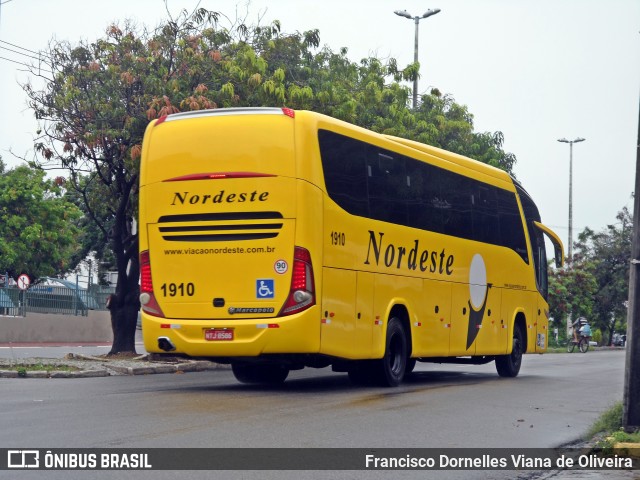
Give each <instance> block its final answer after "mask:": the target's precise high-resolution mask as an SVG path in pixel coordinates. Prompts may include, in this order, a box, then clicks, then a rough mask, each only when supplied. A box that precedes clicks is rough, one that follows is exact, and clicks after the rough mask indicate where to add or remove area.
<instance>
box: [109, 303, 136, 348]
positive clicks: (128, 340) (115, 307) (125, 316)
mask: <svg viewBox="0 0 640 480" xmlns="http://www.w3.org/2000/svg"><path fill="white" fill-rule="evenodd" d="M133 295H134V296H135V297H136V300H137V295H136V294H135V293H134V294H133ZM131 296H132V295H131V294H125V295H124V298H122V299H119V298H118V296H117V295H112V296H111V297H110V299H109V311H110V312H111V329H112V330H113V344H112V346H111V351H109V355H116V354H118V353H136V345H135V338H136V324H137V321H138V306H137V302H132V301H131V300H132V299H131V298H130V297H131Z"/></svg>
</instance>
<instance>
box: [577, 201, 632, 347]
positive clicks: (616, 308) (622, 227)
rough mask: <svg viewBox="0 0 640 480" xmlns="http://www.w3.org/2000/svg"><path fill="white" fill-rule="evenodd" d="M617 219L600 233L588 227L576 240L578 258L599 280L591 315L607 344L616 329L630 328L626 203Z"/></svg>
mask: <svg viewBox="0 0 640 480" xmlns="http://www.w3.org/2000/svg"><path fill="white" fill-rule="evenodd" d="M616 220H617V221H618V222H617V223H616V224H613V225H608V226H607V228H606V229H604V230H602V231H601V232H599V233H596V232H594V231H592V230H591V229H589V228H586V229H585V230H584V231H583V232H582V233H581V234H580V235H579V237H578V242H577V243H576V249H577V253H576V260H577V261H578V262H581V263H582V264H584V265H585V266H586V268H587V269H588V270H589V271H590V272H591V274H592V275H593V277H594V278H595V281H596V284H597V289H596V291H595V292H594V294H593V309H592V317H590V318H591V321H592V323H593V324H595V325H596V326H597V327H598V328H600V330H601V331H602V333H603V334H604V336H605V339H606V344H607V345H611V341H612V337H613V333H614V332H615V331H616V330H622V331H626V328H627V306H626V302H627V299H628V298H629V259H630V258H631V242H632V233H633V219H632V218H631V214H630V212H629V211H628V210H627V208H626V207H625V208H623V209H622V210H621V211H620V212H618V214H617V215H616Z"/></svg>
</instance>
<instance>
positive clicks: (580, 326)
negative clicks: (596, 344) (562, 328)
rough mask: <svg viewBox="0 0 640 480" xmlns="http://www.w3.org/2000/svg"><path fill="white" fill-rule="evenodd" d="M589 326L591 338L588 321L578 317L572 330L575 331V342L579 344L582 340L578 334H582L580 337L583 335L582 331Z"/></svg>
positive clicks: (572, 325)
mask: <svg viewBox="0 0 640 480" xmlns="http://www.w3.org/2000/svg"><path fill="white" fill-rule="evenodd" d="M585 325H586V326H587V328H588V329H589V336H591V327H589V324H588V323H587V319H586V318H584V317H578V318H577V319H576V321H575V322H573V323H572V324H571V328H572V329H573V341H574V342H576V343H578V342H579V341H580V338H579V337H578V333H580V335H582V333H581V331H582V329H583V328H584V326H585Z"/></svg>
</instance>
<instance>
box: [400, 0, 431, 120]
mask: <svg viewBox="0 0 640 480" xmlns="http://www.w3.org/2000/svg"><path fill="white" fill-rule="evenodd" d="M438 12H440V9H439V8H434V9H433V10H431V9H429V10H427V11H426V12H425V13H423V14H422V15H416V16H415V17H414V16H412V15H411V14H410V13H409V12H407V11H406V10H396V11H395V12H393V13H395V14H396V15H398V16H400V17H404V18H408V19H409V20H413V21H414V22H415V24H416V33H415V39H414V42H413V63H418V26H419V24H420V20H422V19H423V18H428V17H430V16H431V15H435V14H436V13H438ZM417 107H418V72H416V76H415V78H414V79H413V109H414V110H415V109H416V108H417Z"/></svg>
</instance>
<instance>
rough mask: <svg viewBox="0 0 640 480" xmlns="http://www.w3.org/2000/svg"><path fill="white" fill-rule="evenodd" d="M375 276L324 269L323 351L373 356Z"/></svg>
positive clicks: (344, 355)
mask: <svg viewBox="0 0 640 480" xmlns="http://www.w3.org/2000/svg"><path fill="white" fill-rule="evenodd" d="M373 280H374V274H373V273H369V272H354V271H353V270H344V269H338V268H327V267H325V268H324V269H323V275H322V285H323V293H322V320H321V322H322V326H321V338H320V352H321V353H323V354H325V355H335V356H339V357H343V358H350V359H359V358H365V357H367V356H369V355H370V354H371V342H372V338H371V334H372V333H371V332H372V327H373V319H372V312H373V286H374V281H373Z"/></svg>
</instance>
